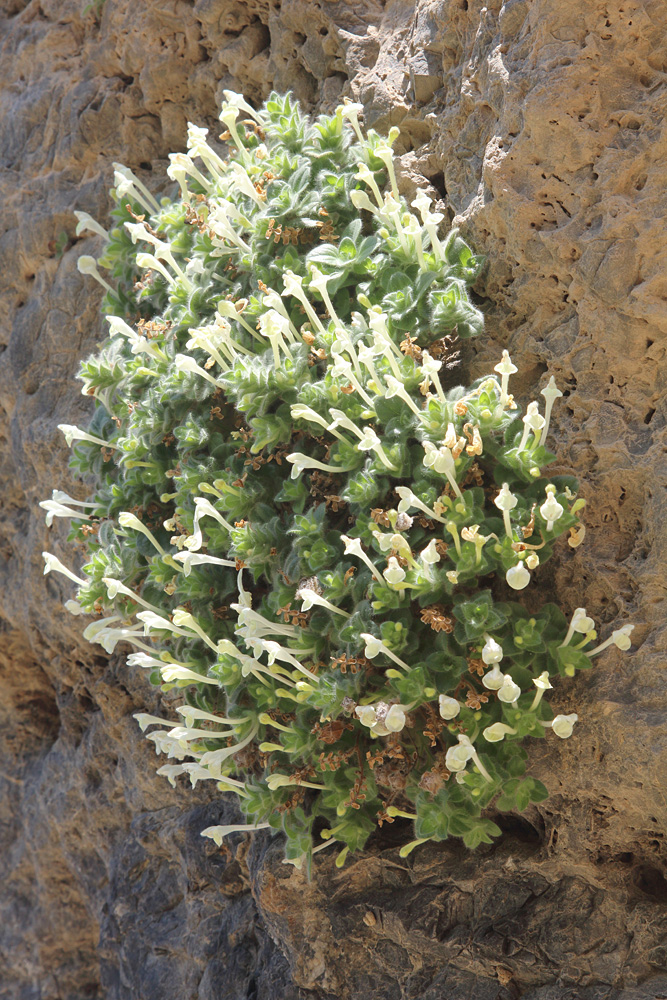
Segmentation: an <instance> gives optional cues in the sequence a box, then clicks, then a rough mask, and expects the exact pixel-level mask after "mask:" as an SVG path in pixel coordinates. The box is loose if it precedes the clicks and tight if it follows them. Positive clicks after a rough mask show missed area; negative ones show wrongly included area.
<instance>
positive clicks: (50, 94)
mask: <svg viewBox="0 0 667 1000" xmlns="http://www.w3.org/2000/svg"><path fill="white" fill-rule="evenodd" d="M84 3H85V0H0V65H1V66H2V78H1V79H0V204H2V232H1V234H0V260H1V261H2V267H1V268H0V293H1V296H0V310H1V311H0V407H1V409H0V483H1V485H2V490H1V493H0V503H1V504H2V517H1V518H0V583H1V586H0V719H1V720H2V722H1V725H0V746H1V758H0V759H1V760H2V767H1V768H0V845H1V851H0V879H1V885H2V889H1V890H0V917H1V919H0V998H1V1000H5V998H7V1000H9V998H12V1000H75V998H77V1000H78V998H85V997H90V998H96V997H97V998H105V1000H121V998H123V1000H125V998H128V1000H129V998H139V997H140V998H142V1000H170V998H171V997H179V998H183V1000H186V998H187V1000H190V998H192V1000H195V998H197V1000H223V998H225V1000H226V998H229V1000H273V998H276V1000H277V998H282V1000H306V998H309V997H312V998H314V1000H334V998H335V1000H348V998H349V1000H354V998H357V997H360V996H364V997H367V998H368V1000H371V998H372V1000H400V998H415V1000H416V998H419V1000H440V998H443V997H451V998H458V997H463V996H470V997H474V998H475V1000H487V998H488V1000H512V998H516V997H519V996H522V997H525V998H530V1000H566V998H567V1000H570V998H571V1000H574V998H577V1000H602V998H605V1000H655V998H657V997H659V996H662V995H663V994H664V995H667V976H666V974H665V970H666V967H667V882H666V881H665V877H664V872H665V862H666V853H665V840H664V832H665V828H666V827H667V807H666V805H665V802H666V796H665V791H666V786H665V774H666V773H667V766H666V765H667V739H666V737H665V728H664V713H665V707H666V700H667V698H666V694H665V690H666V689H665V683H664V672H663V671H664V662H665V636H666V634H667V632H666V630H665V627H664V622H665V619H666V617H667V615H666V613H665V612H666V608H665V571H664V566H665V560H666V559H667V495H666V492H665V483H666V482H667V479H666V473H667V469H666V465H667V461H666V458H665V455H666V449H665V412H664V400H665V391H666V386H665V382H666V376H667V362H666V361H665V351H666V345H667V340H666V339H665V333H666V329H667V280H666V279H665V277H664V270H665V257H667V250H666V243H665V240H664V236H663V229H664V217H665V215H666V214H667V195H666V194H665V184H664V167H663V164H664V160H665V153H666V152H667V141H666V140H665V135H664V119H665V106H666V103H667V102H666V100H665V94H666V81H667V76H666V73H667V61H666V60H667V57H666V56H665V48H664V38H665V33H666V32H667V11H666V8H665V5H664V4H663V3H662V2H661V0H641V2H640V0H587V2H585V3H582V2H581V0H532V2H530V0H507V2H506V3H501V2H500V0H487V5H486V6H483V5H482V3H481V2H480V0H437V2H435V0H417V3H416V4H410V3H406V2H403V0H388V2H387V3H386V4H385V5H383V4H382V3H379V2H376V0H357V2H355V3H353V4H352V3H350V4H348V3H346V2H345V0H282V3H281V2H280V0H267V2H264V0H240V2H234V0H194V2H193V0H145V2H143V3H130V2H129V0H93V2H92V3H90V4H88V6H87V7H84ZM227 87H231V88H233V89H236V90H240V91H243V92H244V93H245V94H246V96H248V97H249V98H251V99H256V100H258V99H261V98H262V97H264V96H266V94H267V93H268V92H269V90H270V89H271V88H272V87H275V88H277V89H279V90H285V89H288V88H292V89H293V90H294V91H295V92H296V94H297V96H298V97H299V98H300V99H301V100H302V101H303V102H304V103H305V104H306V105H307V106H308V107H310V108H312V109H314V110H317V109H319V108H323V109H329V108H331V107H332V106H334V105H335V104H336V103H337V102H338V101H339V99H340V97H341V96H342V95H344V94H349V95H350V96H353V97H354V98H356V99H358V100H360V101H362V102H363V104H364V107H365V109H366V121H367V123H368V124H371V125H375V126H376V127H378V128H386V127H388V126H389V125H391V124H394V123H396V124H398V125H400V127H401V129H402V139H401V141H402V142H403V144H404V145H403V150H404V155H403V157H402V170H401V183H402V184H403V185H404V187H405V190H406V191H408V192H410V191H413V190H414V188H415V186H416V185H417V184H419V185H422V186H423V185H429V184H430V190H431V193H433V194H437V195H438V196H439V197H441V198H442V199H443V202H444V206H445V208H446V210H447V211H448V212H449V215H450V217H451V218H452V219H454V220H455V222H456V224H457V225H459V226H460V227H461V228H462V229H463V230H464V231H465V235H466V237H467V238H468V239H469V240H470V242H471V243H472V244H473V245H474V246H475V247H476V248H477V250H478V251H481V252H485V253H487V254H488V257H489V265H488V269H487V271H486V272H485V276H484V278H483V279H482V280H481V281H480V283H479V286H478V288H477V292H478V294H479V296H480V299H481V301H482V302H483V304H484V308H485V310H486V312H487V317H488V322H487V328H488V339H486V338H485V339H484V341H483V342H482V343H479V342H477V343H476V344H475V346H474V351H476V354H475V355H474V356H471V357H470V358H469V364H470V367H471V370H472V373H473V374H476V373H478V372H481V371H483V370H486V369H487V366H488V365H489V364H494V363H495V361H496V360H497V357H498V354H499V351H500V349H501V348H502V347H508V348H509V349H510V351H511V353H512V356H513V357H514V358H515V359H517V360H519V363H520V367H521V377H522V379H523V381H522V382H520V383H519V384H518V387H517V395H518V396H519V397H520V398H521V399H522V401H525V400H526V399H527V398H530V396H529V394H531V395H532V394H534V393H535V387H536V386H537V385H538V384H539V386H540V387H541V386H542V385H543V384H544V382H545V381H546V379H547V377H548V375H549V374H554V375H555V376H556V379H557V380H558V382H559V384H560V386H561V388H564V389H565V397H566V398H565V399H564V400H562V401H561V405H560V407H559V408H558V409H557V413H556V421H555V426H554V435H553V439H552V440H554V441H556V442H557V450H558V461H559V465H560V466H561V467H562V470H563V471H565V470H569V469H573V470H574V471H575V473H576V474H577V475H578V476H579V478H580V481H581V484H582V491H583V494H584V496H585V497H586V499H587V501H588V505H587V514H586V521H587V526H588V538H587V543H586V544H585V545H584V546H583V547H581V548H579V549H577V550H576V551H575V552H573V551H571V550H566V551H563V552H562V553H561V556H560V561H559V562H558V563H557V565H556V567H555V569H553V570H552V569H551V565H552V564H551V563H550V564H549V566H548V567H546V568H545V570H543V571H542V573H543V576H542V578H541V579H542V580H543V583H544V592H545V594H546V595H548V597H549V599H552V600H556V601H557V602H558V603H560V604H561V606H562V607H563V609H564V610H565V611H566V612H567V611H572V610H573V609H574V608H575V607H576V606H578V605H581V604H585V605H586V607H587V609H588V612H589V614H591V615H592V616H593V617H594V618H595V619H596V620H597V621H598V622H602V623H603V628H604V629H605V630H609V629H610V627H611V626H612V624H613V623H616V624H619V623H620V622H621V621H626V620H628V619H631V620H632V621H634V622H635V623H636V629H635V633H634V636H633V639H635V640H636V642H635V645H636V652H635V653H634V654H633V655H631V656H629V657H628V656H627V655H626V656H625V657H624V658H621V656H620V654H617V653H616V651H615V650H614V648H613V647H612V650H613V651H612V652H607V653H605V654H604V656H603V657H602V658H601V659H600V660H599V661H598V662H597V665H596V667H595V669H594V670H593V671H592V672H591V673H590V674H588V675H585V676H580V677H578V678H577V679H576V680H573V681H569V682H564V683H560V684H559V686H558V689H557V691H556V692H554V693H555V695H556V700H554V704H555V705H556V704H557V706H558V710H559V711H562V712H571V711H575V710H576V711H577V712H578V713H579V715H580V718H581V722H580V724H579V726H578V728H577V734H576V738H574V739H573V740H571V741H568V743H566V744H560V745H555V741H553V740H551V741H548V742H546V743H545V742H543V741H540V745H539V746H537V747H535V748H533V760H532V768H533V773H536V774H537V775H538V776H539V777H541V779H542V780H543V781H544V782H545V783H546V785H547V786H548V788H549V790H550V791H551V793H552V794H551V798H550V799H549V800H548V801H547V802H546V803H545V804H544V806H543V807H540V808H539V809H537V808H536V809H533V811H532V812H530V813H528V814H526V815H525V816H523V817H521V818H518V817H517V818H516V819H514V820H512V818H511V817H510V818H509V819H508V820H507V824H506V825H507V833H506V836H505V838H504V839H503V840H502V841H501V842H500V844H499V845H498V846H496V847H493V848H483V849H480V850H478V851H477V852H476V853H475V854H468V853H466V852H465V851H464V850H462V849H461V848H459V847H457V846H451V845H449V844H444V845H441V846H437V847H435V846H434V847H429V848H428V849H425V850H422V851H421V852H416V853H415V854H413V855H411V856H410V858H409V859H408V860H406V861H401V860H400V858H399V856H398V852H397V850H396V846H395V845H396V844H398V843H400V842H401V839H402V837H403V833H404V831H401V830H400V829H398V824H396V826H395V827H394V828H389V829H388V830H387V829H386V828H385V832H386V835H385V836H384V838H383V839H380V838H376V839H375V840H374V841H373V842H372V843H371V845H370V847H369V850H368V852H367V853H366V854H365V855H364V856H363V857H361V858H359V859H358V860H356V861H355V862H354V863H352V864H350V865H349V866H348V867H346V868H345V869H344V870H343V871H337V870H336V869H334V868H333V867H332V865H331V862H330V861H329V860H327V859H326V858H323V856H322V855H320V856H319V857H320V858H321V859H322V860H319V861H318V863H317V864H316V866H315V871H314V875H313V879H312V881H311V882H310V883H308V882H307V881H306V880H305V878H304V876H302V875H301V874H300V873H298V872H295V871H293V870H292V869H291V868H290V869H287V868H286V867H285V866H283V865H282V864H280V856H281V855H280V845H279V844H277V843H275V842H272V841H270V840H269V839H268V838H264V837H263V836H262V835H260V836H258V837H257V839H256V840H255V842H253V843H241V844H240V846H237V847H236V848H232V850H229V851H226V850H223V851H219V850H218V849H216V848H214V847H213V845H210V844H208V843H204V842H203V841H202V839H201V838H200V837H199V831H200V830H201V829H202V828H203V827H204V826H206V825H208V824H210V823H213V822H218V821H219V820H220V818H221V817H222V816H229V817H232V815H233V806H232V805H231V804H230V803H228V802H226V801H225V800H223V799H221V798H220V796H213V795H211V794H210V793H209V792H207V791H206V790H205V789H204V790H202V789H201V786H199V787H197V789H195V790H194V791H191V790H188V789H178V790H174V789H171V788H170V787H169V786H168V785H167V784H166V783H165V782H164V781H163V779H161V778H156V777H155V775H154V770H155V766H156V761H155V758H154V756H153V755H152V753H151V752H150V749H149V747H148V745H147V744H146V742H145V740H144V739H143V738H142V737H141V735H140V734H139V733H138V732H137V727H136V724H135V722H134V720H133V719H132V717H131V716H132V712H133V711H137V710H138V709H140V708H144V707H145V706H148V708H149V710H159V702H158V698H157V696H156V693H155V691H154V690H153V689H151V688H150V687H149V686H148V685H147V683H146V682H145V680H144V679H143V678H142V677H141V676H139V675H138V674H137V672H136V671H134V672H133V671H131V670H128V669H127V668H126V667H125V666H124V664H123V657H122V656H113V657H111V659H107V658H106V657H105V656H103V655H96V654H95V651H94V650H95V647H91V646H89V645H88V644H87V643H84V642H83V640H82V639H81V638H80V634H79V627H78V623H77V620H76V619H72V618H70V616H69V615H67V613H66V612H65V611H64V610H63V609H62V602H63V600H65V599H66V598H67V597H68V596H69V590H68V586H67V583H66V581H62V582H61V578H60V577H59V578H57V579H56V580H54V578H53V577H52V576H50V577H48V578H46V579H45V578H43V577H42V575H41V558H40V552H41V550H42V549H43V548H47V547H48V548H49V549H50V550H51V551H56V552H58V553H59V554H61V555H62V556H63V557H64V558H66V559H68V560H69V561H70V562H72V561H76V553H72V552H71V551H70V550H69V549H68V546H67V543H66V541H65V534H64V533H63V531H62V530H61V529H58V528H57V527H54V528H52V529H51V530H50V532H47V529H45V527H44V523H43V519H42V517H41V514H40V512H38V510H37V509H36V504H37V502H38V501H39V500H40V499H43V498H44V497H46V496H48V495H49V494H50V490H51V489H52V487H53V486H55V485H57V486H62V487H63V488H67V487H68V486H69V487H70V488H73V489H76V484H75V483H73V482H72V480H71V478H70V474H69V473H68V472H67V469H66V461H67V450H66V448H65V445H64V442H63V441H62V438H61V436H60V434H59V432H58V431H57V430H56V424H57V423H59V422H72V423H73V422H76V421H77V420H82V421H84V422H85V420H86V415H87V413H88V409H87V403H86V401H85V400H84V399H83V398H82V397H81V396H80V395H79V394H78V388H77V384H76V383H75V382H74V381H73V377H74V374H75V372H76V369H77V362H78V359H79V358H80V357H81V356H82V355H84V354H85V353H86V351H88V350H90V349H91V348H92V347H93V345H94V343H95V340H96V338H98V337H99V336H100V334H101V330H100V323H99V319H98V297H97V295H96V293H95V291H94V289H91V287H90V284H89V283H88V281H87V280H86V279H84V278H82V276H80V275H79V274H78V272H77V270H76V260H77V258H78V256H79V255H80V254H81V253H88V252H95V250H96V248H97V247H96V244H95V242H94V241H93V240H92V239H91V240H85V241H84V240H82V239H77V238H75V236H74V220H73V217H72V210H73V209H75V208H77V209H82V210H86V211H88V212H90V213H91V214H92V215H94V216H96V217H98V218H100V219H102V220H103V219H104V217H105V215H106V213H107V211H108V208H109V200H108V196H107V189H108V188H109V186H110V183H111V169H112V168H111V163H112V161H114V160H120V161H122V162H124V163H125V164H127V165H128V166H130V167H132V169H134V170H135V171H137V172H138V173H139V174H140V175H141V176H142V177H143V179H144V180H145V182H146V183H147V184H149V185H150V186H152V187H153V188H154V189H155V190H158V189H159V188H160V186H161V185H162V184H163V183H164V168H165V165H166V160H165V158H166V155H167V153H168V152H170V151H172V150H176V149H182V148H184V140H185V128H186V122H187V120H192V121H194V122H197V123H199V124H209V125H214V124H215V121H216V106H217V101H218V96H219V95H220V93H221V91H222V89H224V88H227ZM80 488H81V486H80V484H79V489H80ZM47 535H48V541H47ZM605 634H606V631H605Z"/></svg>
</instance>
